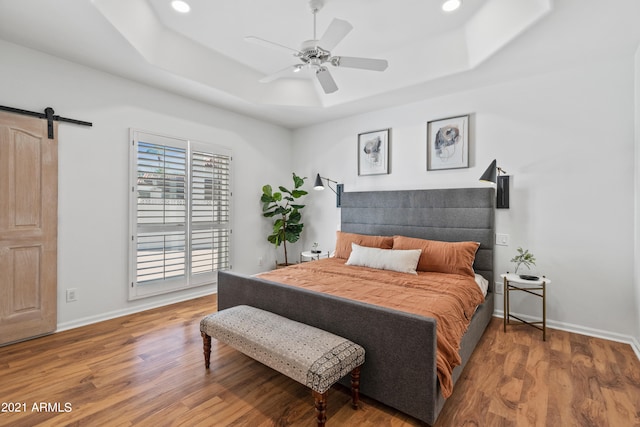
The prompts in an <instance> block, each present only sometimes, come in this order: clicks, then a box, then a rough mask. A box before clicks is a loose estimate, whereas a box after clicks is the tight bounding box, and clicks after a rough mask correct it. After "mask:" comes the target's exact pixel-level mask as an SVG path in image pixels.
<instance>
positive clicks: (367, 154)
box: [358, 129, 391, 175]
mask: <svg viewBox="0 0 640 427" xmlns="http://www.w3.org/2000/svg"><path fill="white" fill-rule="evenodd" d="M390 130H391V129H382V130H376V131H372V132H365V133H360V134H358V175H381V174H388V173H389V132H390Z"/></svg>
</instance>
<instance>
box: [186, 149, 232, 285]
mask: <svg viewBox="0 0 640 427" xmlns="http://www.w3.org/2000/svg"><path fill="white" fill-rule="evenodd" d="M192 150H193V152H192V154H191V272H192V280H193V282H194V283H203V282H207V281H208V280H209V281H210V280H211V279H212V278H213V277H212V276H213V275H214V274H215V272H217V271H218V270H226V269H228V268H229V267H230V261H229V241H230V234H231V226H230V223H231V208H230V207H231V173H230V172H231V155H230V154H229V153H222V152H220V153H213V152H212V150H210V149H209V150H207V147H206V146H203V145H202V144H199V143H195V142H194V143H192ZM218 151H221V150H218Z"/></svg>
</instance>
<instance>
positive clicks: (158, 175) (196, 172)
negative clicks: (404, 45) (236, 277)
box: [129, 130, 231, 299]
mask: <svg viewBox="0 0 640 427" xmlns="http://www.w3.org/2000/svg"><path fill="white" fill-rule="evenodd" d="M131 141H132V144H131V156H130V157H131V174H130V175H131V251H130V252H131V254H132V255H131V266H130V271H131V273H130V276H131V284H130V290H129V297H130V299H135V298H141V297H145V296H150V295H157V294H160V293H165V292H171V291H174V290H178V289H185V288H190V287H195V286H200V285H205V284H211V283H215V280H216V273H217V271H218V270H225V269H228V268H230V266H231V262H230V256H229V254H230V250H229V245H230V235H231V225H230V224H231V152H230V150H228V149H224V148H221V147H216V146H212V145H207V144H204V143H199V142H195V141H189V140H184V139H177V138H170V137H165V136H160V135H154V134H150V133H146V132H141V131H136V130H132V131H131Z"/></svg>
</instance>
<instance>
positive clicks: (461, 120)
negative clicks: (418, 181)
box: [427, 114, 469, 171]
mask: <svg viewBox="0 0 640 427" xmlns="http://www.w3.org/2000/svg"><path fill="white" fill-rule="evenodd" d="M468 167H469V115H468V114H467V115H466V116H457V117H449V118H446V119H439V120H434V121H431V122H427V170H428V171H432V170H441V169H457V168H468Z"/></svg>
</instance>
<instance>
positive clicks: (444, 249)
mask: <svg viewBox="0 0 640 427" xmlns="http://www.w3.org/2000/svg"><path fill="white" fill-rule="evenodd" d="M479 246H480V243H478V242H440V241H437V240H425V239H416V238H413V237H405V236H394V238H393V249H421V250H422V253H421V254H420V260H419V261H418V267H417V270H418V271H432V272H436V273H452V274H462V275H465V276H471V277H474V272H473V261H474V260H475V259H476V251H477V250H478V247H479Z"/></svg>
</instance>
